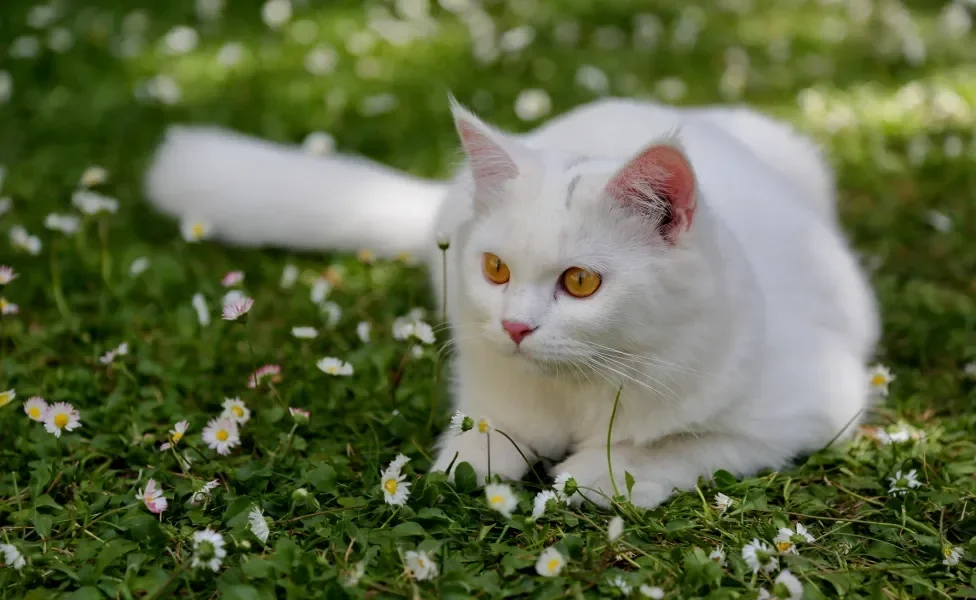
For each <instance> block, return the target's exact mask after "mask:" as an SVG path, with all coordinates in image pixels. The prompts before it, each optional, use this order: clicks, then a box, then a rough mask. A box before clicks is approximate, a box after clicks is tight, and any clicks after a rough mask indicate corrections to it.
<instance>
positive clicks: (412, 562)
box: [403, 550, 440, 581]
mask: <svg viewBox="0 0 976 600" xmlns="http://www.w3.org/2000/svg"><path fill="white" fill-rule="evenodd" d="M403 564H404V566H405V567H406V569H407V573H409V575H410V576H411V577H413V578H414V579H416V580H417V581H424V580H427V579H433V578H435V577H437V575H438V573H439V572H440V570H439V569H438V567H437V563H435V562H434V561H433V560H432V559H431V558H430V556H428V555H427V553H426V552H417V551H414V550H408V551H406V552H405V553H404V555H403Z"/></svg>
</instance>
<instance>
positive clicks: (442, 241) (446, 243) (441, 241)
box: [437, 232, 451, 250]
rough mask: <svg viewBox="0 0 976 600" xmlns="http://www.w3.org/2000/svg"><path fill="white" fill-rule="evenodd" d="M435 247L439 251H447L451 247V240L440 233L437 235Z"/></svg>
mask: <svg viewBox="0 0 976 600" xmlns="http://www.w3.org/2000/svg"><path fill="white" fill-rule="evenodd" d="M437 247H438V248H440V249H441V250H447V249H448V248H450V247H451V238H450V237H448V235H447V234H446V233H443V232H440V233H438V234H437Z"/></svg>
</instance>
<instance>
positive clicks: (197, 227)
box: [190, 223, 204, 238]
mask: <svg viewBox="0 0 976 600" xmlns="http://www.w3.org/2000/svg"><path fill="white" fill-rule="evenodd" d="M203 232H204V229H203V223H194V224H193V226H192V227H190V234H191V235H192V236H193V237H194V238H202V237H203Z"/></svg>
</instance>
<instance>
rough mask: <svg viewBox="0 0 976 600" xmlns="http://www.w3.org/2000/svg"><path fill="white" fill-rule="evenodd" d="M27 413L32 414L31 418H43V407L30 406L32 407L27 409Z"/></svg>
mask: <svg viewBox="0 0 976 600" xmlns="http://www.w3.org/2000/svg"><path fill="white" fill-rule="evenodd" d="M27 414H29V415H30V418H32V419H40V418H41V409H39V408H37V407H36V406H32V407H30V408H28V409H27Z"/></svg>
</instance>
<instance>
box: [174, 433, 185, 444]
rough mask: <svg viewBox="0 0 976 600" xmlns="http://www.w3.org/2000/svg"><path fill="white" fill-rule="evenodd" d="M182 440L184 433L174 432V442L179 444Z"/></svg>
mask: <svg viewBox="0 0 976 600" xmlns="http://www.w3.org/2000/svg"><path fill="white" fill-rule="evenodd" d="M182 439H183V434H182V433H180V432H179V431H174V432H173V442H174V443H176V442H178V441H180V440H182Z"/></svg>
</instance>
